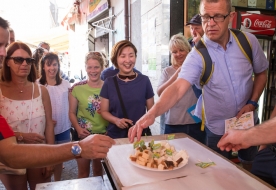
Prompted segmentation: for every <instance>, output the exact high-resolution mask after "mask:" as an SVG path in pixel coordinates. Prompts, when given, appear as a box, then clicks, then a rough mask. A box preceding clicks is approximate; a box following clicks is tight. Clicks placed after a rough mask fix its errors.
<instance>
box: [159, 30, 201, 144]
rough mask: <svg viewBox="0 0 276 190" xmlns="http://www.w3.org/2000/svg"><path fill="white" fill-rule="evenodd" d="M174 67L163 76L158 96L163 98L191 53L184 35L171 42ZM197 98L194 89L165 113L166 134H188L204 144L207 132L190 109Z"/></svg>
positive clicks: (172, 39)
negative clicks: (194, 117)
mask: <svg viewBox="0 0 276 190" xmlns="http://www.w3.org/2000/svg"><path fill="white" fill-rule="evenodd" d="M169 48H170V52H171V63H172V65H171V66H169V67H167V68H165V69H164V70H163V72H162V74H161V77H160V80H159V84H158V88H157V94H158V95H159V96H161V94H162V92H163V91H164V90H165V89H166V88H167V87H168V86H169V85H171V84H172V83H173V82H174V81H175V80H176V79H177V77H178V73H179V72H180V69H181V66H182V64H183V62H184V60H185V59H186V56H187V55H188V53H189V52H190V51H191V46H190V44H189V42H188V41H187V39H186V38H185V37H184V36H183V35H182V34H176V35H174V36H172V37H171V40H170V42H169ZM196 102H197V97H196V95H195V92H194V91H193V89H192V87H191V88H190V89H189V90H188V91H187V93H186V94H185V95H184V96H183V97H182V98H181V99H180V100H179V101H178V102H177V103H176V104H175V105H174V106H173V107H172V108H171V109H169V110H168V111H167V112H166V113H165V134H168V133H186V134H188V135H190V136H191V137H193V138H195V139H197V140H198V141H200V142H202V143H204V141H205V132H203V131H201V130H200V127H201V123H196V122H195V121H194V119H193V118H192V117H191V115H190V114H189V113H188V111H187V110H188V109H189V108H190V107H192V106H193V105H195V104H196Z"/></svg>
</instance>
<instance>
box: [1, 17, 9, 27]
mask: <svg viewBox="0 0 276 190" xmlns="http://www.w3.org/2000/svg"><path fill="white" fill-rule="evenodd" d="M9 25H10V24H9V22H8V21H7V20H5V19H3V18H2V17H0V27H1V28H4V29H5V30H6V29H9Z"/></svg>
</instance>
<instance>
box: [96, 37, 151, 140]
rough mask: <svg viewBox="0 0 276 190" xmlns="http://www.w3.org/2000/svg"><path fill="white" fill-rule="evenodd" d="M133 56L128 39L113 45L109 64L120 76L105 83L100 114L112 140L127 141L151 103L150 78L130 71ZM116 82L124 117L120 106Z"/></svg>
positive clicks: (131, 46)
mask: <svg viewBox="0 0 276 190" xmlns="http://www.w3.org/2000/svg"><path fill="white" fill-rule="evenodd" d="M136 57H137V50H136V47H135V46H134V45H133V44H132V43H131V42H130V41H127V40H123V41H120V42H118V43H117V44H115V45H114V46H113V48H112V51H111V61H112V63H113V64H114V66H115V67H116V68H118V69H119V73H118V74H117V75H115V76H113V77H109V78H107V79H106V80H105V82H104V85H103V87H102V90H101V93H100V96H101V100H102V101H101V113H102V116H103V118H104V119H106V120H107V121H109V125H108V127H107V135H108V136H110V137H111V138H126V137H127V134H128V129H129V127H130V126H132V125H134V124H135V123H136V121H137V120H138V119H140V117H142V116H143V115H144V114H145V113H146V111H147V110H149V109H150V108H151V107H152V106H153V104H154V98H153V97H154V93H153V89H152V86H151V83H150V80H149V78H148V77H147V76H145V75H142V74H138V73H136V72H134V71H133V68H134V66H135V63H136ZM115 81H116V83H117V84H118V89H119V91H120V94H121V96H122V101H123V104H124V107H125V109H126V114H127V115H126V114H125V113H124V111H123V108H122V105H121V103H120V100H119V96H118V93H117V89H116V85H115ZM143 135H151V132H150V129H149V128H146V129H144V131H143Z"/></svg>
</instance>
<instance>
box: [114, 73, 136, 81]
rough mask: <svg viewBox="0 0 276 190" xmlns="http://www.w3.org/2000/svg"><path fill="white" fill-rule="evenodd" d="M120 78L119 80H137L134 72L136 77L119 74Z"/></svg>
mask: <svg viewBox="0 0 276 190" xmlns="http://www.w3.org/2000/svg"><path fill="white" fill-rule="evenodd" d="M118 77H119V79H122V80H126V79H129V80H132V79H135V78H136V73H135V72H134V75H120V74H118Z"/></svg>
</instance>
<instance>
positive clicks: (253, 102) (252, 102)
mask: <svg viewBox="0 0 276 190" xmlns="http://www.w3.org/2000/svg"><path fill="white" fill-rule="evenodd" d="M246 104H252V105H253V106H254V107H255V108H256V109H257V108H258V107H259V104H258V103H257V102H255V101H253V100H248V101H247V102H246Z"/></svg>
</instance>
